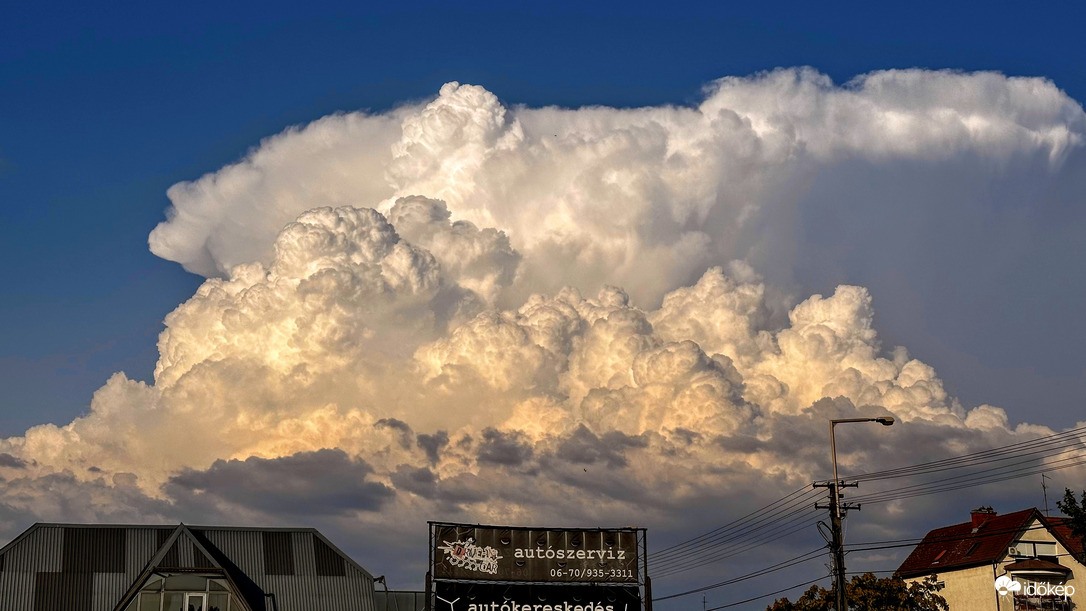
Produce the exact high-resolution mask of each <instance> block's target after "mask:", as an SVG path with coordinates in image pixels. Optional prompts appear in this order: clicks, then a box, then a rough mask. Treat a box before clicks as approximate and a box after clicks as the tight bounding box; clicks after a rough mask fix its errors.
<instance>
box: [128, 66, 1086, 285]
mask: <svg viewBox="0 0 1086 611" xmlns="http://www.w3.org/2000/svg"><path fill="white" fill-rule="evenodd" d="M1084 135H1086V119H1084V118H1083V113H1082V109H1081V107H1080V106H1079V105H1078V104H1077V103H1076V102H1075V101H1074V100H1072V99H1070V98H1068V97H1067V96H1066V95H1065V94H1063V93H1062V92H1061V91H1060V90H1059V89H1057V88H1056V87H1055V86H1054V85H1053V84H1052V83H1050V82H1048V81H1045V80H1043V79H1037V78H1007V77H1004V76H1002V75H999V74H995V73H974V74H960V73H954V72H930V71H922V70H907V71H900V70H895V71H886V72H876V73H872V74H868V75H864V76H861V77H858V78H857V79H855V80H854V81H853V82H851V83H848V84H847V85H845V86H843V87H839V86H835V85H834V84H833V83H831V82H830V80H829V79H828V78H827V77H826V76H824V75H821V74H819V73H817V72H815V71H813V70H810V69H793V70H777V71H774V72H770V73H765V74H760V75H757V76H753V77H749V78H725V79H721V80H719V81H717V82H715V83H713V84H712V85H711V86H710V87H709V88H708V89H707V97H706V99H705V100H704V101H703V102H702V103H701V104H699V105H698V106H696V107H692V108H686V107H672V106H666V107H650V108H636V109H614V108H601V107H589V108H581V109H575V110H570V109H562V108H554V107H548V108H524V107H512V108H507V107H506V106H504V105H503V104H501V103H500V102H499V100H498V99H497V97H496V96H494V95H493V94H492V93H490V92H488V91H486V90H485V89H483V88H481V87H477V86H471V85H460V84H458V83H449V84H447V85H445V86H444V87H442V89H441V92H440V94H439V95H438V97H437V98H436V99H435V100H433V101H432V102H430V103H429V104H426V105H425V106H421V107H408V108H401V109H397V110H395V111H392V112H389V113H386V114H380V115H366V114H363V113H352V114H347V115H337V116H333V117H327V118H325V119H321V120H319V121H316V122H314V123H312V124H310V125H308V126H306V127H304V128H299V129H294V130H289V131H287V132H285V133H283V134H280V135H279V136H275V137H273V138H270V139H268V140H267V141H265V142H264V143H263V144H262V145H261V146H260V147H258V148H257V149H256V150H255V151H254V152H252V153H250V154H249V155H248V156H247V157H246V158H245V159H244V160H242V161H241V162H239V163H237V164H235V165H232V166H228V167H226V168H223V169H222V170H219V171H218V172H216V173H214V174H209V175H207V176H204V177H203V178H201V179H199V180H197V181H195V182H191V183H180V184H178V185H175V186H174V187H173V188H172V189H171V190H170V193H169V196H170V199H171V201H172V203H173V206H172V208H171V210H172V212H171V214H170V220H168V221H166V222H164V223H162V224H160V225H159V226H158V227H157V228H156V229H155V231H154V232H153V233H152V234H151V239H150V243H151V249H152V250H153V251H154V252H155V253H156V254H159V255H160V256H162V257H165V258H168V259H171V260H174V261H178V262H180V263H182V264H184V265H185V266H186V267H187V268H188V269H190V270H192V271H196V272H198V273H202V274H205V275H216V274H217V275H224V274H226V273H227V272H228V271H229V269H230V268H231V267H232V266H233V265H236V264H239V263H247V262H250V261H254V260H262V261H265V262H267V261H269V260H270V257H271V254H272V253H271V251H270V245H271V243H272V240H273V239H274V236H275V235H276V234H277V233H278V231H279V229H280V228H281V227H282V226H283V225H285V224H286V223H287V222H289V221H291V220H293V219H294V217H296V216H297V215H298V214H301V213H302V212H304V211H305V210H308V209H310V208H313V207H315V206H319V205H331V206H341V205H371V206H372V205H375V204H378V203H379V202H383V203H381V204H380V205H378V206H377V207H378V209H380V210H387V209H388V208H389V207H390V206H391V204H392V202H393V201H394V200H395V199H396V198H399V197H405V196H411V195H423V196H426V197H431V198H436V199H441V200H443V201H445V202H446V203H447V205H448V208H449V210H450V211H451V213H452V215H453V216H454V217H455V218H457V219H461V220H466V221H470V222H473V223H475V224H476V225H478V226H483V227H495V228H497V229H499V230H503V231H505V232H506V234H507V235H509V237H510V239H511V241H512V245H513V247H514V248H516V249H517V250H518V251H519V252H520V253H522V254H523V255H524V257H525V259H524V265H523V267H522V269H521V272H520V276H521V277H520V282H519V283H518V288H519V290H518V291H516V299H514V300H511V301H507V302H506V305H508V306H513V305H515V304H516V303H517V302H518V301H520V300H522V299H523V298H524V297H526V296H527V295H528V294H530V293H531V292H534V291H556V290H558V289H560V288H561V287H562V286H565V285H574V286H578V287H579V288H581V289H583V290H593V291H594V290H595V287H598V286H600V285H602V284H605V283H614V284H618V285H620V286H623V287H624V288H625V289H626V290H627V291H629V293H630V294H631V295H632V296H634V298H635V300H637V301H638V302H640V303H645V304H649V303H653V302H655V301H656V300H658V299H659V298H660V297H661V296H662V295H663V294H664V293H665V292H667V291H669V290H672V289H675V288H678V287H679V286H682V285H684V284H686V283H688V282H691V281H693V280H694V279H696V278H697V277H698V276H699V275H700V274H701V272H702V271H704V270H705V269H706V268H707V267H709V266H711V265H714V264H721V263H724V262H726V261H729V260H733V259H743V258H747V257H748V256H750V255H752V254H753V255H758V254H759V253H762V252H763V251H766V250H773V251H782V250H783V251H787V248H788V247H787V246H783V245H780V244H766V243H764V242H762V241H761V240H760V239H759V234H760V232H762V231H763V230H764V223H767V222H780V221H779V220H778V219H779V218H780V217H781V216H782V215H783V216H785V217H787V216H788V215H790V214H795V212H794V211H795V210H796V207H797V206H798V204H799V203H800V201H801V200H802V198H803V194H804V193H805V192H806V189H807V187H808V186H809V184H810V180H811V177H812V176H814V175H815V174H816V173H817V172H818V171H819V170H820V169H824V168H828V167H832V166H833V165H834V164H835V163H837V162H839V161H842V160H848V159H868V160H872V161H878V162H885V161H888V160H898V161H914V162H916V161H948V160H951V161H952V160H954V159H974V158H975V159H981V160H984V161H985V162H986V163H989V164H992V165H993V166H1000V165H1006V164H1008V163H1021V162H1025V163H1029V161H1028V160H1029V159H1032V158H1038V159H1040V160H1042V163H1044V164H1046V165H1048V166H1050V167H1051V168H1053V169H1055V168H1058V167H1060V165H1061V163H1063V161H1064V160H1065V159H1066V157H1067V155H1068V154H1069V152H1070V151H1071V150H1072V149H1074V148H1076V147H1079V146H1081V144H1082V143H1083V141H1084V140H1083V139H1084ZM788 211H792V212H788ZM774 237H775V238H776V236H774Z"/></svg>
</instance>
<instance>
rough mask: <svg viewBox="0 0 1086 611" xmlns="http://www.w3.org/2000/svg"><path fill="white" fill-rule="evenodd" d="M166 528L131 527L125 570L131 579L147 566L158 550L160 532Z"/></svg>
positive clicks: (126, 550)
mask: <svg viewBox="0 0 1086 611" xmlns="http://www.w3.org/2000/svg"><path fill="white" fill-rule="evenodd" d="M163 530H166V529H164V528H130V529H128V541H127V543H126V549H125V556H126V558H125V566H124V572H125V575H127V576H128V578H129V581H131V580H133V579H135V578H136V576H138V575H139V574H140V572H142V571H143V569H144V568H146V566H147V563H148V562H150V561H151V557H152V556H154V555H155V552H157V551H158V548H159V543H158V533H159V532H161V531H163Z"/></svg>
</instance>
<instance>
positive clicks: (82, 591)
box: [0, 524, 375, 611]
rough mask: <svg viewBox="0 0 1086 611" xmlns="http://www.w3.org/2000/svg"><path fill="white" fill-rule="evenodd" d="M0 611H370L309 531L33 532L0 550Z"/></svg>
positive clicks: (368, 582)
mask: <svg viewBox="0 0 1086 611" xmlns="http://www.w3.org/2000/svg"><path fill="white" fill-rule="evenodd" d="M0 608H2V609H3V610H4V611H60V610H63V611H84V610H85V611H303V610H305V611H308V610H322V611H323V610H329V611H333V610H334V611H375V608H374V604H373V576H372V575H370V573H369V572H367V571H366V570H365V569H363V568H362V567H361V566H359V565H358V564H357V563H355V562H354V561H353V560H352V559H351V558H350V557H348V556H347V555H346V554H344V553H343V552H342V551H340V550H339V549H338V548H337V547H336V546H335V545H333V544H332V543H331V542H330V541H328V539H326V538H325V537H324V536H323V535H321V534H320V533H319V532H317V531H316V530H314V529H311V528H244V527H239V528H233V527H219V526H188V525H185V524H178V525H176V526H137V525H76V524H35V525H33V526H31V527H30V528H29V529H27V531H26V532H24V533H22V534H21V535H19V536H18V537H16V538H15V539H14V540H12V541H11V543H9V544H7V545H6V546H4V547H3V548H2V549H0Z"/></svg>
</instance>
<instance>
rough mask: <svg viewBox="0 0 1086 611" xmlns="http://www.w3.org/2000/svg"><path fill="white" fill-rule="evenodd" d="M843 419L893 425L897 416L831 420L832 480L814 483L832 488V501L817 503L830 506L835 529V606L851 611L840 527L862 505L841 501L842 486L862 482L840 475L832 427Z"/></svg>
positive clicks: (821, 486)
mask: <svg viewBox="0 0 1086 611" xmlns="http://www.w3.org/2000/svg"><path fill="white" fill-rule="evenodd" d="M844 422H878V423H879V424H881V425H883V426H890V425H892V424H893V423H894V419H893V418H892V417H890V416H880V417H878V418H840V419H837V420H830V457H831V458H832V460H833V481H832V482H816V483H815V484H814V486H815V488H829V489H830V503H829V505H828V506H825V505H818V504H817V503H816V504H815V508H816V509H829V510H830V526H831V531H832V537H831V541H830V547H832V548H833V573H834V578H835V579H834V584H835V585H834V590H835V595H836V596H835V599H836V605H835V607H836V609H837V611H848V600H847V599H846V597H845V535H844V532H843V531H842V529H841V519H842V518H843V517H844V514H845V512H846V511H848V510H849V509H852V508H855V509H859V508H860V506H859V505H852V504H851V503H841V488H855V487H856V486H858V485H859V484H857V483H856V482H851V483H847V484H846V483H845V482H843V481H841V478H840V477H838V476H837V442H836V440H835V439H834V435H833V427H835V426H837V425H838V424H841V423H844Z"/></svg>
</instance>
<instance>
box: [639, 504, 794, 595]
mask: <svg viewBox="0 0 1086 611" xmlns="http://www.w3.org/2000/svg"><path fill="white" fill-rule="evenodd" d="M812 498H813V497H812V495H811V494H810V493H808V494H807V495H805V496H803V497H799V498H797V499H793V500H792V501H791V502H790V503H788V504H787V505H783V506H780V507H778V508H777V509H776V510H775V511H773V512H771V513H769V514H767V515H765V516H763V517H762V518H761V519H760V520H757V521H755V522H750V523H749V524H747V528H746V529H745V530H740V531H736V530H735V529H734V528H733V529H731V532H722V533H720V534H718V535H716V536H715V537H714V538H713V539H711V540H706V541H704V542H702V543H701V544H699V546H698V547H695V548H691V550H690V551H689V552H688V554H689V555H687V556H674V555H673V556H672V557H670V558H665V559H664V560H663V561H660V560H654V563H655V566H657V567H660V566H661V564H662V565H663V568H661V569H659V571H658V573H657V574H658V575H661V576H662V575H663V574H664V573H671V572H675V570H678V569H683V568H693V567H695V566H698V565H700V564H705V563H709V562H713V561H714V560H713V558H717V557H720V555H721V554H720V552H719V549H720V548H721V547H723V546H724V545H725V544H727V543H731V542H734V541H737V540H742V539H743V538H746V537H751V536H753V535H754V534H755V533H757V532H758V531H766V532H763V533H762V535H761V536H765V535H768V534H772V533H775V532H776V531H777V530H779V529H780V528H782V527H787V526H788V525H789V524H792V523H795V522H797V521H799V520H802V519H803V517H802V516H801V517H799V518H796V517H794V516H796V515H798V514H803V513H810V512H812V511H813V508H812V507H802V506H801V504H804V503H807V502H809V501H810V500H812ZM797 506H799V507H798V508H797ZM782 521H784V524H781V525H777V526H774V525H775V524H777V523H778V522H782ZM771 527H772V528H771ZM767 529H768V530H767Z"/></svg>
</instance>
